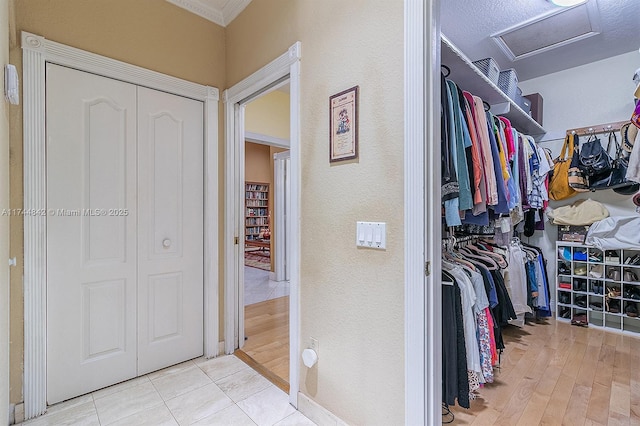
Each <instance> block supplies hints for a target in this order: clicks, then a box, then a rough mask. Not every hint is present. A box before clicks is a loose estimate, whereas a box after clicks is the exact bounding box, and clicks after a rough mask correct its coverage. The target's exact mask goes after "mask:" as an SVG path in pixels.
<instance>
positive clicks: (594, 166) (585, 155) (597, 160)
mask: <svg viewBox="0 0 640 426" xmlns="http://www.w3.org/2000/svg"><path fill="white" fill-rule="evenodd" d="M579 159H580V168H581V169H582V170H583V171H584V173H585V174H586V175H587V176H589V177H591V176H596V175H598V180H599V179H600V178H602V177H603V176H604V175H605V174H607V173H609V171H611V157H609V152H608V150H607V151H605V149H604V148H603V147H602V144H601V143H600V139H598V138H596V137H595V135H591V137H589V140H587V142H586V143H584V144H583V145H582V147H581V148H580V154H579ZM590 181H591V179H590Z"/></svg>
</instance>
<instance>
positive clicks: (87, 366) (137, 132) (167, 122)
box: [46, 64, 203, 404]
mask: <svg viewBox="0 0 640 426" xmlns="http://www.w3.org/2000/svg"><path fill="white" fill-rule="evenodd" d="M46 87H47V125H46V126H47V164H46V166H47V399H48V403H50V404H51V403H55V402H59V401H62V400H65V399H68V398H71V397H74V396H77V395H81V394H84V393H87V392H90V391H93V390H96V389H99V388H102V387H105V386H109V385H111V384H114V383H118V382H121V381H123V380H127V379H130V378H133V377H136V376H139V375H143V374H145V373H147V372H149V371H153V370H157V369H160V368H163V367H166V366H169V365H172V364H175V363H178V362H181V361H184V360H187V359H191V358H194V357H197V356H199V355H201V354H202V352H203V349H202V348H203V314H202V312H203V296H202V292H203V272H202V271H203V237H202V231H203V165H202V164H203V160H202V149H203V147H202V145H203V142H202V141H203V105H202V103H201V102H198V101H194V100H191V99H186V98H182V97H180V96H175V95H170V94H167V93H164V92H158V91H155V90H150V89H146V88H142V87H137V86H135V85H131V84H128V83H123V82H121V81H116V80H112V79H109V78H105V77H101V76H97V75H93V74H89V73H85V72H81V71H77V70H73V69H69V68H65V67H61V66H57V65H52V64H48V65H47V84H46Z"/></svg>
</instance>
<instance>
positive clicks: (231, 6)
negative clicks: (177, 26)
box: [167, 0, 251, 27]
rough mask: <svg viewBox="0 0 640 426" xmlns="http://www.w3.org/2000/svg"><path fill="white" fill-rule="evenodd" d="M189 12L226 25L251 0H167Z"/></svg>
mask: <svg viewBox="0 0 640 426" xmlns="http://www.w3.org/2000/svg"><path fill="white" fill-rule="evenodd" d="M167 1H168V2H169V3H173V4H175V5H176V6H179V7H181V8H183V9H186V10H188V11H189V12H192V13H195V14H196V15H199V16H201V17H203V18H205V19H208V20H209V21H211V22H214V23H216V24H218V25H221V26H223V27H226V26H227V25H228V24H229V23H230V22H231V21H233V20H234V19H235V18H236V16H238V15H239V14H240V12H242V11H243V10H244V8H245V7H247V6H248V5H249V3H251V0H167Z"/></svg>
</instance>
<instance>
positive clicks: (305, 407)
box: [298, 392, 348, 426]
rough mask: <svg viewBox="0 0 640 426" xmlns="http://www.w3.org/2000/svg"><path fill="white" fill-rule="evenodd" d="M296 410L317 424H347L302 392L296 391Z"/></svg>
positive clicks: (334, 425) (344, 425) (325, 425)
mask: <svg viewBox="0 0 640 426" xmlns="http://www.w3.org/2000/svg"><path fill="white" fill-rule="evenodd" d="M298 411H300V412H301V413H302V414H304V415H305V417H307V418H308V419H309V420H311V421H312V422H314V423H315V424H317V425H318V426H328V425H331V426H347V424H348V423H347V422H345V421H344V420H342V419H340V418H338V416H336V415H335V414H333V413H332V412H331V411H329V410H327V409H326V408H324V407H323V406H321V405H320V404H318V403H317V402H315V401H314V400H312V399H311V398H309V397H308V396H306V395H305V394H303V393H302V392H298Z"/></svg>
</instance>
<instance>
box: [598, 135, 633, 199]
mask: <svg viewBox="0 0 640 426" xmlns="http://www.w3.org/2000/svg"><path fill="white" fill-rule="evenodd" d="M612 140H613V142H614V144H615V149H616V151H615V152H616V156H615V159H614V160H613V163H612V165H611V170H610V171H609V172H608V173H603V174H601V175H596V176H594V177H593V179H592V183H591V189H592V190H593V191H597V190H601V189H613V190H614V191H615V192H617V193H619V194H624V195H631V194H634V193H636V192H637V191H638V189H639V188H640V184H638V183H636V182H632V181H628V180H627V178H626V175H627V168H628V167H629V157H628V156H627V154H626V153H625V151H624V150H623V149H622V146H621V145H620V144H618V138H617V137H616V135H615V133H614V132H611V133H609V143H608V144H607V152H608V151H609V148H610V146H611V141H612Z"/></svg>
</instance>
